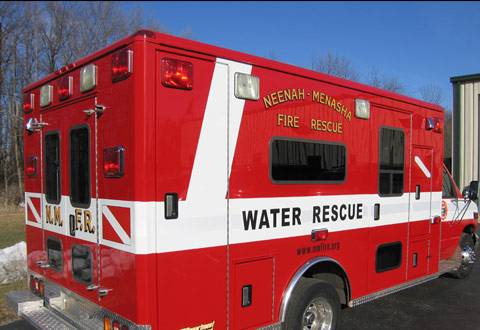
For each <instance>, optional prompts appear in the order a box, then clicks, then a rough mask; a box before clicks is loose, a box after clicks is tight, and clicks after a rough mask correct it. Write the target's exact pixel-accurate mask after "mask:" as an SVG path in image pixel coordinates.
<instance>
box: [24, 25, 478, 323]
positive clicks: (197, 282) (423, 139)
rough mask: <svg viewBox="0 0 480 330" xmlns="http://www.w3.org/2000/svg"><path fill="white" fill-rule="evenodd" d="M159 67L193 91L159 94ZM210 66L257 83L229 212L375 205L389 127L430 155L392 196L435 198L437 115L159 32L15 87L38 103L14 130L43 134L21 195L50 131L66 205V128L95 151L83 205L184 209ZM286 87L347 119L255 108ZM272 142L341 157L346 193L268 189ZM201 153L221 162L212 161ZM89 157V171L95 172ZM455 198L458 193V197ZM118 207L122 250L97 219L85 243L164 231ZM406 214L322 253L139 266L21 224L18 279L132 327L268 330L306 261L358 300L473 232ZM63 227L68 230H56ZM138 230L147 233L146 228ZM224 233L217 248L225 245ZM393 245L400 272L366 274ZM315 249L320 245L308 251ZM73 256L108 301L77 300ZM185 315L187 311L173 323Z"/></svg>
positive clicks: (206, 255)
mask: <svg viewBox="0 0 480 330" xmlns="http://www.w3.org/2000/svg"><path fill="white" fill-rule="evenodd" d="M123 47H128V48H129V49H131V50H132V51H133V53H134V61H133V70H132V74H131V75H130V76H129V77H128V78H126V79H124V80H121V81H118V82H112V80H111V59H112V52H114V51H116V50H118V49H120V48H123ZM164 57H168V58H175V59H176V60H179V61H187V62H190V63H192V65H193V68H194V78H193V88H192V90H179V89H174V88H168V87H165V86H162V84H161V78H162V77H161V70H160V63H161V60H162V58H164ZM218 58H223V59H228V60H232V61H236V62H242V63H247V64H250V65H252V72H251V73H252V74H253V75H255V76H258V77H259V78H260V82H261V83H260V86H261V87H260V95H261V99H260V100H259V101H256V102H255V101H246V102H245V105H244V108H243V116H242V117H241V122H240V123H239V133H238V141H237V144H236V148H235V150H234V151H232V152H233V158H232V159H233V163H232V165H231V173H230V177H229V191H228V198H229V200H231V201H232V202H235V201H242V200H246V199H257V198H265V199H267V198H270V199H275V198H286V197H288V198H292V199H294V198H296V197H302V196H317V197H321V196H339V195H340V196H346V197H347V198H348V196H350V195H372V196H373V197H371V198H372V199H375V198H377V197H378V163H379V159H378V158H379V153H378V149H379V134H378V132H379V130H380V128H382V127H396V128H401V129H402V130H403V131H404V133H405V136H406V141H407V142H408V143H406V149H405V155H410V154H412V153H413V145H420V146H426V147H428V148H427V149H428V150H431V151H432V152H431V153H428V155H427V154H422V155H421V157H422V159H428V161H427V162H428V163H430V164H431V166H429V169H430V170H431V179H429V180H426V179H424V177H422V175H423V174H422V173H421V172H418V170H416V169H415V163H414V160H413V158H411V157H405V166H404V168H405V175H404V194H408V193H415V189H416V188H415V186H416V184H417V183H416V182H418V184H421V185H422V186H425V187H427V186H428V189H427V188H425V191H427V190H428V191H430V192H437V193H438V192H441V190H442V173H441V169H442V159H443V134H439V133H435V132H432V131H427V130H425V129H424V127H425V118H427V117H428V116H435V117H438V118H440V120H441V121H442V122H443V113H442V110H441V109H440V108H439V107H437V106H434V105H431V104H428V103H424V102H421V101H418V100H414V99H411V98H408V97H405V96H401V95H397V94H393V93H390V92H385V91H382V90H379V89H376V88H373V87H368V86H364V85H361V84H358V83H354V82H349V81H346V80H342V79H339V78H334V77H330V76H327V75H323V74H320V73H315V72H311V71H309V70H305V69H300V68H296V67H293V66H289V65H286V64H282V63H278V62H274V61H270V60H266V59H261V58H257V57H254V56H250V55H246V54H241V53H238V52H235V51H230V50H225V49H221V48H217V47H214V46H209V45H204V44H201V43H198V42H195V41H191V40H184V39H180V38H176V37H172V36H168V35H163V34H159V33H154V34H148V35H145V36H144V35H136V36H132V37H128V38H126V39H123V40H121V41H119V42H117V43H115V44H113V45H111V46H109V47H107V48H105V49H103V50H101V51H99V52H97V53H95V54H92V55H90V56H88V57H86V58H84V59H82V60H80V61H78V62H76V63H74V64H72V65H70V66H69V67H68V68H64V69H61V70H59V71H58V72H56V73H54V74H52V75H49V76H48V77H46V78H44V79H42V80H41V81H39V82H36V83H34V84H32V85H30V86H28V87H26V88H25V93H33V94H35V103H36V104H35V106H34V110H33V111H32V112H31V113H28V114H25V116H24V119H25V121H27V120H28V119H29V118H37V119H38V118H40V116H41V118H42V119H43V120H44V121H45V122H47V123H48V126H46V127H45V128H44V129H43V130H42V132H41V133H40V132H35V133H25V135H24V141H25V159H28V157H31V156H36V157H38V159H39V173H38V174H37V175H36V176H33V177H28V176H25V190H26V192H28V193H38V194H43V193H44V190H45V189H44V187H43V186H42V174H41V173H43V172H44V168H43V167H44V158H42V157H43V156H42V146H41V139H42V138H43V137H44V135H45V134H46V133H48V132H49V131H58V132H59V133H60V150H61V182H62V184H61V193H62V195H63V196H64V197H65V196H66V198H68V196H70V184H69V182H70V178H69V170H70V169H69V167H68V164H69V154H68V152H67V150H69V149H68V143H69V138H68V136H69V132H70V129H71V128H72V127H75V126H78V125H87V126H88V127H89V130H90V131H89V132H90V138H91V141H96V145H95V143H91V146H90V148H91V158H90V168H91V178H92V180H91V187H90V189H91V196H92V199H96V198H98V199H99V200H106V201H110V200H114V201H122V202H129V203H130V202H142V203H157V204H156V205H157V206H158V203H163V201H164V200H163V199H164V196H165V194H166V193H169V192H176V193H178V196H179V200H180V201H188V192H189V188H190V184H191V178H192V171H193V168H194V161H195V157H196V152H197V149H198V144H199V139H200V135H201V129H202V123H203V121H204V120H205V111H206V110H205V109H206V107H207V103H208V101H209V95H210V93H211V92H212V88H211V86H212V84H213V83H212V80H213V76H214V71H215V68H216V61H217V59H218ZM88 63H95V64H96V65H97V68H98V86H97V87H96V88H95V89H93V90H92V91H89V92H87V93H83V94H82V93H80V91H79V87H78V86H79V68H81V67H82V66H83V65H85V64H88ZM65 76H72V77H73V95H72V96H71V97H70V98H69V99H68V100H66V101H63V102H60V101H59V98H58V97H57V95H56V93H57V90H56V87H55V88H54V97H53V104H52V105H50V106H48V107H47V108H45V109H41V108H40V105H39V99H40V97H39V89H40V87H41V86H42V85H43V84H45V83H52V84H53V85H54V86H56V81H58V80H59V79H60V78H61V77H65ZM294 88H302V89H304V90H305V93H312V92H313V91H321V92H323V93H325V94H327V95H329V96H331V97H334V98H335V99H336V100H339V101H341V102H342V104H344V105H347V106H348V108H349V109H350V110H351V111H352V112H353V113H352V118H351V119H348V118H346V117H345V116H341V115H339V113H338V112H336V111H332V110H331V109H330V110H329V109H328V108H327V107H326V106H325V105H324V104H319V103H313V102H311V101H308V98H305V99H304V100H298V101H294V102H288V103H287V102H285V103H282V104H279V105H277V106H276V107H275V108H274V109H265V104H264V101H262V97H263V96H265V95H269V94H271V93H274V92H275V91H279V90H285V89H294ZM309 97H310V96H309ZM95 98H96V103H97V104H101V105H105V106H106V109H105V111H104V112H103V113H102V114H101V115H100V116H98V117H97V120H95V115H93V116H87V115H86V114H85V112H84V110H88V109H93V108H94V107H95ZM356 98H363V99H368V100H369V101H370V104H371V117H370V119H369V120H361V119H357V118H355V117H354V101H355V99H356ZM225 111H226V109H225ZM279 114H283V115H290V116H301V117H302V121H303V124H304V125H302V126H300V127H299V128H298V129H292V128H291V127H285V126H283V125H278V115H279ZM312 120H326V121H335V122H339V123H341V124H342V129H343V133H342V134H332V133H327V132H320V131H316V130H312V129H311V126H310V125H311V123H312ZM225 125H227V124H226V123H225ZM273 137H291V138H298V139H306V140H322V141H329V142H335V143H342V144H344V145H346V146H347V154H348V155H347V176H346V178H345V181H344V182H343V183H342V184H341V185H335V184H323V185H319V184H276V183H274V182H272V180H271V178H270V173H269V164H270V158H269V157H270V154H269V144H270V141H271V139H272V138H273ZM225 138H226V137H225ZM410 141H412V143H410ZM114 146H122V147H124V148H125V155H126V156H125V164H124V176H123V177H121V178H105V177H104V176H103V170H102V164H103V159H102V157H103V149H104V148H109V147H114ZM211 152H212V153H213V152H220V151H218V150H215V149H214V148H212V150H211ZM95 154H97V155H98V159H95V157H94V155H95ZM429 157H430V158H429ZM215 174H216V173H206V174H205V175H215ZM95 178H96V180H94V179H95ZM95 182H96V184H95ZM97 191H98V195H97ZM456 191H457V194H459V192H458V188H456ZM35 198H37V199H35ZM38 198H40V195H39V197H34V196H33V195H32V197H31V199H32V203H33V204H34V206H35V208H37V211H38V212H39V213H40V214H41V213H42V212H45V210H44V209H42V208H44V207H45V206H44V205H42V206H40V204H39V201H38ZM378 200H379V201H380V200H381V199H380V198H378ZM142 205H143V204H142ZM129 207H130V206H128V205H126V204H125V205H121V206H108V208H109V209H110V211H111V214H112V215H113V217H114V218H115V219H116V220H117V221H118V225H119V226H120V227H121V228H122V229H123V231H124V232H125V233H126V235H127V237H126V238H125V237H123V238H122V236H121V235H119V234H118V231H116V229H115V228H114V227H113V225H112V224H111V222H109V221H111V220H109V219H108V217H107V216H106V215H105V214H103V213H101V212H102V211H99V212H100V213H98V219H94V221H96V222H95V224H96V227H97V230H98V226H99V225H100V224H103V225H102V227H103V239H106V240H109V241H112V242H115V243H118V244H122V243H123V240H125V239H128V238H132V237H133V236H132V235H134V230H135V227H137V228H138V227H142V226H147V225H151V224H152V223H153V224H155V223H156V222H160V221H162V222H163V221H165V219H164V218H163V213H162V214H154V215H153V216H152V215H151V214H150V213H147V215H148V216H151V217H154V219H151V220H153V221H147V220H148V219H146V218H144V217H142V216H138V217H135V218H134V219H135V220H132V221H135V223H131V222H129V221H130V216H131V214H129ZM205 207H206V208H207V207H208V205H205ZM408 207H409V206H408V203H405V205H402V207H401V212H402V214H404V218H402V219H398V222H399V223H397V224H391V225H384V226H382V225H376V226H372V227H371V228H369V227H368V226H365V227H364V228H360V229H358V228H355V229H348V228H347V229H346V230H342V231H329V233H328V238H327V239H326V240H324V241H322V242H312V240H311V236H310V233H306V234H305V235H301V236H298V235H297V236H295V237H288V238H276V239H265V240H257V241H252V242H242V243H235V244H233V243H231V244H229V245H227V244H224V245H220V246H214V247H211V246H207V247H202V248H197V249H186V250H181V251H161V252H156V251H152V252H151V253H145V254H143V253H138V254H136V253H133V252H128V251H125V250H121V249H117V248H115V247H112V246H106V245H104V244H97V243H98V242H97V241H86V240H82V239H79V238H78V237H70V236H68V235H63V234H59V233H55V232H52V231H49V230H44V229H42V228H41V226H40V227H38V226H37V227H35V226H32V225H31V224H28V222H27V224H28V225H27V250H28V268H29V269H30V270H32V271H34V272H36V273H38V274H42V275H44V276H45V277H46V278H47V279H49V280H52V281H54V282H56V283H58V284H59V285H61V286H64V287H66V288H68V289H69V290H71V291H73V292H75V293H77V294H78V295H80V296H82V297H84V298H86V299H88V300H90V301H92V302H94V303H97V304H99V305H100V306H102V307H104V308H106V309H108V310H110V311H112V312H114V313H117V314H119V315H121V316H122V317H125V318H127V319H129V320H131V321H133V322H135V323H137V324H150V325H152V327H153V328H154V329H179V328H184V327H194V326H199V325H200V324H208V323H211V322H215V329H225V328H227V326H230V328H232V329H243V328H254V327H259V326H263V325H268V324H270V323H272V322H278V321H279V313H280V306H281V303H282V299H283V297H284V294H285V290H286V288H287V286H288V284H289V282H290V281H291V279H292V277H293V276H294V275H295V273H296V272H297V270H298V269H300V268H301V267H302V266H303V265H304V264H305V263H307V262H308V261H309V260H311V259H312V258H313V257H317V256H328V257H329V258H332V259H334V260H336V261H338V263H339V264H341V266H342V267H343V268H344V269H345V271H346V275H347V277H348V281H349V284H350V289H351V297H350V298H351V299H356V298H360V297H363V296H365V295H368V294H370V293H373V292H376V291H379V290H383V289H386V288H388V287H391V286H394V285H398V284H402V283H404V282H406V281H407V280H411V279H414V278H418V277H420V276H424V275H427V274H434V273H436V272H437V271H438V261H439V260H444V259H447V258H449V257H451V256H452V255H453V253H454V251H455V248H456V247H457V245H458V240H459V237H460V235H461V233H462V232H463V230H464V229H465V228H466V226H468V225H473V226H476V222H474V221H473V219H470V220H467V221H466V220H463V221H456V222H455V221H442V223H441V224H431V223H430V219H427V218H421V219H414V220H417V221H414V222H412V221H410V222H409V219H408V212H409V209H408ZM132 209H133V208H132ZM433 209H435V210H436V209H440V206H439V205H434V206H432V210H433ZM180 211H181V210H180ZM132 212H133V211H132ZM432 212H433V211H432ZM132 214H133V213H132ZM433 215H435V214H432V216H433ZM27 218H28V219H29V220H30V221H31V220H34V218H35V216H34V214H33V213H32V210H31V209H30V208H29V206H27ZM410 220H412V219H410ZM63 221H64V223H65V225H68V221H69V219H68V218H65V219H63ZM172 221H174V220H172ZM176 221H181V219H177V220H176ZM117 230H118V229H117ZM149 230H151V231H152V232H153V233H158V230H157V229H156V228H155V227H152V228H151V229H150V228H149ZM205 230H208V228H205ZM167 234H168V233H167ZM224 234H225V237H227V234H229V233H227V232H225V233H224ZM50 236H53V237H58V238H59V239H60V240H61V242H62V249H63V257H64V267H63V271H61V272H57V271H55V270H53V269H41V268H39V267H38V265H37V261H42V260H45V259H46V255H45V246H44V245H45V241H46V239H47V238H48V237H50ZM140 239H142V238H140ZM176 239H178V240H179V241H182V240H183V239H184V238H183V237H182V236H179V237H176ZM397 241H398V242H401V244H402V246H403V247H405V250H404V251H408V253H407V252H405V253H403V254H402V262H401V265H400V267H398V268H396V269H394V270H391V271H388V272H383V273H378V272H376V270H375V269H376V266H375V259H376V251H377V248H378V246H379V245H381V244H383V243H388V242H397ZM324 242H325V243H326V244H327V243H328V244H330V245H319V244H323V243H324ZM158 243H161V242H158V240H157V241H156V242H153V244H154V246H155V244H158ZM74 244H82V245H87V246H89V247H90V248H91V250H92V252H93V258H94V260H93V261H94V262H93V265H94V274H95V281H98V282H99V283H100V284H101V286H102V287H105V288H109V289H112V291H111V294H108V295H107V296H106V297H103V298H99V297H98V296H97V293H96V291H88V290H86V285H85V283H80V282H78V281H77V280H76V279H74V278H73V275H72V271H71V267H72V266H71V262H72V260H71V248H72V246H73V245H74ZM131 244H133V243H131ZM126 245H128V244H126ZM412 253H417V257H418V260H419V261H421V263H420V264H419V266H418V267H413V266H412V256H413V254H412ZM427 259H428V260H427ZM98 264H99V265H100V269H98V266H97V265H98ZM249 284H250V285H252V287H253V291H252V292H253V302H252V305H251V306H248V307H242V306H240V303H241V288H242V287H243V286H244V285H249ZM190 307H191V308H190ZM186 308H187V309H188V312H185V309H186ZM272 311H273V312H272ZM227 313H228V321H227ZM227 322H228V324H227Z"/></svg>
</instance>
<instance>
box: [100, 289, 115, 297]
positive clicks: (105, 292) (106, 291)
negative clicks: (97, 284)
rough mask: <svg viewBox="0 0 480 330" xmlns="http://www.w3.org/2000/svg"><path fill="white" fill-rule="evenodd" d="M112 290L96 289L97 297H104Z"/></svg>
mask: <svg viewBox="0 0 480 330" xmlns="http://www.w3.org/2000/svg"><path fill="white" fill-rule="evenodd" d="M112 290H113V289H106V288H101V289H98V295H99V296H100V297H105V296H106V295H107V294H108V293H109V292H110V291H112Z"/></svg>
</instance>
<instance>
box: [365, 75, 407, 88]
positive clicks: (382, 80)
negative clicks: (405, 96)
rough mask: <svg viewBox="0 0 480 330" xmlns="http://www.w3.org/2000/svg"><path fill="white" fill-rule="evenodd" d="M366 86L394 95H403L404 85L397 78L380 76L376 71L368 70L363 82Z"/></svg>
mask: <svg viewBox="0 0 480 330" xmlns="http://www.w3.org/2000/svg"><path fill="white" fill-rule="evenodd" d="M365 82H366V83H367V84H368V85H371V86H374V87H378V88H381V89H385V90H388V91H391V92H394V93H405V85H404V84H403V83H402V82H401V81H400V79H399V78H397V77H389V76H386V75H384V74H380V73H379V71H378V70H377V69H372V70H370V73H369V74H368V75H367V79H366V81H365Z"/></svg>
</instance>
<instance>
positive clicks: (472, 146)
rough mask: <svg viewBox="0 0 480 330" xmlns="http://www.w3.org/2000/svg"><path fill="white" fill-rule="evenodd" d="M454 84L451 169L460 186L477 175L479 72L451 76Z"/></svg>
mask: <svg viewBox="0 0 480 330" xmlns="http://www.w3.org/2000/svg"><path fill="white" fill-rule="evenodd" d="M450 82H451V83H452V85H453V120H452V126H453V127H452V128H453V131H452V172H453V177H454V179H455V181H456V183H457V184H458V187H459V188H460V190H462V189H463V188H464V187H465V186H467V185H468V184H469V183H470V181H472V180H478V178H479V157H480V154H479V146H480V145H479V137H480V136H479V131H478V130H479V125H480V122H479V120H480V117H479V110H480V109H479V103H480V73H478V74H471V75H465V76H457V77H452V78H450Z"/></svg>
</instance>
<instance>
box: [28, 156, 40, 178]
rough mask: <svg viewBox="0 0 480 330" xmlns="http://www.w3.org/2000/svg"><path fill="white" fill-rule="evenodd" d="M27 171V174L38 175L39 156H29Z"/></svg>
mask: <svg viewBox="0 0 480 330" xmlns="http://www.w3.org/2000/svg"><path fill="white" fill-rule="evenodd" d="M25 173H26V174H27V176H36V175H37V157H35V156H30V157H28V158H27V162H26V164H25Z"/></svg>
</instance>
